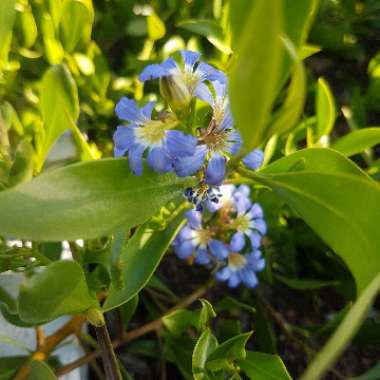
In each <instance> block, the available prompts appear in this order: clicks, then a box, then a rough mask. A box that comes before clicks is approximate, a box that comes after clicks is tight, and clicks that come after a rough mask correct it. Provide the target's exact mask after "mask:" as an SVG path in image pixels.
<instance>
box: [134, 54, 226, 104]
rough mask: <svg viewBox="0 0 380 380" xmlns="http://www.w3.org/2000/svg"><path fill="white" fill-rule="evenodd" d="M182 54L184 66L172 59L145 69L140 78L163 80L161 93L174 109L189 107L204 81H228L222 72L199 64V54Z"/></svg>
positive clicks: (201, 63) (204, 64)
mask: <svg viewBox="0 0 380 380" xmlns="http://www.w3.org/2000/svg"><path fill="white" fill-rule="evenodd" d="M180 53H181V56H182V60H183V65H182V66H180V65H178V64H177V62H176V61H175V60H174V59H173V58H171V57H170V58H168V59H167V60H165V61H164V62H163V63H161V64H153V65H149V66H147V67H145V69H144V70H143V72H142V73H141V74H140V77H139V78H140V80H141V81H142V82H145V81H147V80H151V79H156V78H161V83H160V85H161V92H162V93H163V95H164V97H165V98H167V100H168V101H169V104H170V105H171V106H172V107H173V108H183V107H186V106H188V105H189V103H190V101H191V99H192V97H193V96H198V92H199V86H200V85H201V84H202V83H203V82H204V81H206V80H210V81H211V80H217V81H220V82H225V81H226V76H225V74H224V73H223V72H222V71H220V70H217V69H215V68H214V67H212V66H210V65H208V64H207V63H204V62H199V58H200V54H199V53H197V52H193V51H188V50H181V51H180ZM198 62H199V63H198Z"/></svg>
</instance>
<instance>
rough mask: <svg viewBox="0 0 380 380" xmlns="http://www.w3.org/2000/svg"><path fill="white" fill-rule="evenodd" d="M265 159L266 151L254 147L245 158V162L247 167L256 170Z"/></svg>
mask: <svg viewBox="0 0 380 380" xmlns="http://www.w3.org/2000/svg"><path fill="white" fill-rule="evenodd" d="M263 161H264V152H263V151H262V150H260V149H254V150H253V151H252V152H251V153H248V154H247V155H246V156H245V157H244V158H243V163H244V165H245V166H246V167H247V168H250V169H253V170H256V169H258V168H259V167H260V166H261V165H262V164H263Z"/></svg>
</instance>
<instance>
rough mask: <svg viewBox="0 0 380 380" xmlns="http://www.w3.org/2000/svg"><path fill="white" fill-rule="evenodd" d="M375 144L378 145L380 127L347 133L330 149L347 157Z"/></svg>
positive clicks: (379, 142) (379, 141)
mask: <svg viewBox="0 0 380 380" xmlns="http://www.w3.org/2000/svg"><path fill="white" fill-rule="evenodd" d="M377 144H380V127H371V128H363V129H358V130H356V131H353V132H350V133H348V134H347V135H345V136H343V137H341V138H340V139H339V140H337V141H336V142H335V143H334V144H333V145H332V146H331V148H332V149H335V150H337V151H338V152H340V153H342V154H344V155H345V156H348V157H349V156H353V155H354V154H358V153H361V152H363V151H365V150H366V149H369V148H371V147H373V146H375V145H377Z"/></svg>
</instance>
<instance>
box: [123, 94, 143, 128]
mask: <svg viewBox="0 0 380 380" xmlns="http://www.w3.org/2000/svg"><path fill="white" fill-rule="evenodd" d="M115 112H116V115H117V117H118V118H119V119H121V120H127V121H129V122H130V123H135V124H144V123H146V121H147V120H148V119H147V118H146V117H145V116H144V115H143V114H142V112H141V111H140V109H139V107H138V106H137V103H136V101H135V100H133V99H129V98H127V97H126V96H124V97H122V98H121V99H120V100H119V102H118V103H117V104H116V107H115Z"/></svg>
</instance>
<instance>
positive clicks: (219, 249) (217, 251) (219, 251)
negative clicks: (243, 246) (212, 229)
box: [208, 239, 228, 260]
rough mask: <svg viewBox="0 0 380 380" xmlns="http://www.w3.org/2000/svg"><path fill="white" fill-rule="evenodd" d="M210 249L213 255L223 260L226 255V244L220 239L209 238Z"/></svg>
mask: <svg viewBox="0 0 380 380" xmlns="http://www.w3.org/2000/svg"><path fill="white" fill-rule="evenodd" d="M208 246H209V248H210V251H211V253H212V255H213V256H214V257H216V258H217V259H219V260H224V259H226V258H227V257H228V248H227V246H226V244H224V243H223V242H221V241H220V240H214V239H213V240H211V241H210V243H209V244H208Z"/></svg>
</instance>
